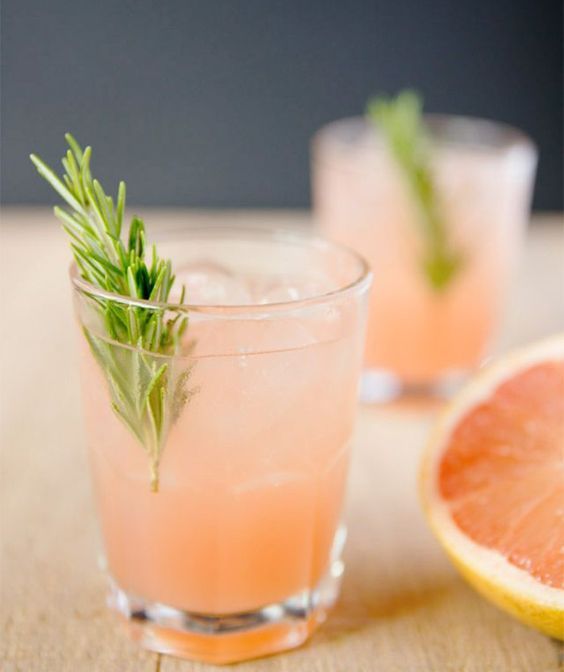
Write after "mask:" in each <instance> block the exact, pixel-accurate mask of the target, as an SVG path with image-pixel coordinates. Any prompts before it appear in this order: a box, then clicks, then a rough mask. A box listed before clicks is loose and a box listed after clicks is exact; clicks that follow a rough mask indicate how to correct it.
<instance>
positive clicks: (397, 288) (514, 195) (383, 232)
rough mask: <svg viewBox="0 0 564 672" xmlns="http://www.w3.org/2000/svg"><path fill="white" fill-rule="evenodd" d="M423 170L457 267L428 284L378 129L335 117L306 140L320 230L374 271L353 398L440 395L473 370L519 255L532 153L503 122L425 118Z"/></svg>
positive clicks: (405, 190) (410, 205)
mask: <svg viewBox="0 0 564 672" xmlns="http://www.w3.org/2000/svg"><path fill="white" fill-rule="evenodd" d="M425 122H426V125H427V127H428V130H429V135H430V138H431V141H432V145H431V151H432V160H433V163H432V170H433V175H434V180H435V184H436V190H437V194H438V199H439V204H440V207H441V212H442V214H443V218H444V222H445V224H446V230H447V235H448V236H449V241H450V243H451V245H452V247H453V248H454V249H455V250H456V252H457V253H458V254H459V255H460V259H461V263H460V270H459V272H458V273H457V275H456V276H455V277H454V278H453V279H452V281H451V282H450V283H449V284H448V286H447V287H445V288H443V289H442V291H437V290H436V288H434V287H432V286H431V284H430V283H429V282H428V279H427V278H426V277H425V274H424V273H423V272H422V268H423V265H422V258H423V245H424V240H423V235H422V234H423V231H422V223H421V213H420V212H419V211H418V209H417V204H416V203H414V202H413V197H412V194H411V192H410V189H409V186H408V184H407V181H406V180H405V177H404V175H403V174H402V173H401V170H400V169H399V167H398V166H397V165H396V162H395V160H394V158H393V156H391V154H390V153H389V151H388V149H387V146H386V144H385V142H384V140H383V138H382V137H381V136H380V135H379V133H378V131H377V129H376V126H375V125H374V123H373V122H371V121H370V120H367V119H364V118H360V117H359V118H350V119H343V120H340V121H336V122H333V123H331V124H328V125H327V126H325V127H324V128H322V129H321V130H320V131H319V132H318V133H317V134H316V135H315V137H314V139H313V142H312V189H313V201H314V210H315V216H316V221H317V224H318V226H319V227H320V230H321V231H322V232H323V233H324V234H325V235H327V236H328V237H330V238H332V239H333V240H335V241H338V242H341V243H344V244H346V245H349V246H351V247H352V248H354V249H356V250H358V251H359V252H361V253H362V254H363V255H364V256H365V257H366V258H367V259H368V261H369V263H370V264H371V266H372V268H373V269H375V271H376V275H377V278H378V280H377V282H376V283H375V286H374V288H373V291H372V293H371V297H370V302H369V316H368V335H367V342H366V350H365V356H364V366H365V373H364V376H363V384H362V388H363V392H362V394H363V398H364V399H365V400H367V401H370V400H384V399H386V398H390V397H393V396H396V395H398V394H401V393H403V392H410V391H414V392H424V393H428V392H439V393H440V392H441V391H443V392H444V391H445V390H448V389H449V387H450V386H451V385H450V384H451V383H453V382H455V381H456V380H459V379H460V377H462V376H464V375H465V374H467V373H468V372H469V371H470V370H472V369H473V368H475V367H476V366H477V365H478V364H479V362H480V360H481V358H482V357H483V356H484V353H485V352H486V350H487V347H488V344H489V342H490V339H491V337H492V334H493V333H494V327H495V325H496V323H497V321H498V319H499V317H500V313H501V310H502V306H503V299H504V296H505V293H506V289H507V286H508V281H509V279H510V277H511V271H512V270H513V267H514V264H515V261H516V258H517V256H518V252H519V249H520V247H521V242H522V239H523V234H524V230H525V226H526V222H527V219H528V215H529V207H530V199H531V192H532V186H533V181H534V173H535V167H536V149H535V147H534V145H533V143H532V142H531V141H530V139H528V138H527V137H526V136H525V135H523V134H522V133H521V132H519V131H517V130H515V129H513V128H510V127H508V126H504V125H502V124H498V123H494V122H490V121H485V120H479V119H471V118H466V117H451V116H439V115H436V116H435V115H429V116H427V117H425Z"/></svg>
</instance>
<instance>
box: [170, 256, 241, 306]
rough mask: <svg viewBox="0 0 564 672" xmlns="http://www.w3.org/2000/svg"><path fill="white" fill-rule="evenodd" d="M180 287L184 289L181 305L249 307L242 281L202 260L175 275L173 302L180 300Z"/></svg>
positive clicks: (214, 264)
mask: <svg viewBox="0 0 564 672" xmlns="http://www.w3.org/2000/svg"><path fill="white" fill-rule="evenodd" d="M182 285H184V286H185V288H186V293H185V297H184V303H188V304H192V305H200V306H202V305H208V306H237V305H248V304H249V303H251V300H252V297H251V294H250V292H249V290H248V288H247V286H246V283H245V281H244V279H243V278H240V277H238V276H237V275H235V274H234V273H232V272H231V271H230V270H229V269H228V268H225V267H223V266H221V265H220V264H217V263H215V262H213V261H208V260H205V259H203V260H201V261H199V262H196V263H192V264H190V266H186V267H184V268H181V269H180V270H179V271H178V273H177V274H176V282H175V284H174V288H173V291H172V292H171V299H172V300H174V299H176V300H179V298H180V291H181V289H182ZM173 292H174V298H173V297H172V294H173Z"/></svg>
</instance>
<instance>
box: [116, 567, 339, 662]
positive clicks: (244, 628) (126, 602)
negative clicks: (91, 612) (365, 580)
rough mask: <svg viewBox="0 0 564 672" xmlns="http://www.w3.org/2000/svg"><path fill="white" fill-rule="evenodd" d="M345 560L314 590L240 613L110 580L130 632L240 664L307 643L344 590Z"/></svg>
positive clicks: (149, 642)
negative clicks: (132, 590)
mask: <svg viewBox="0 0 564 672" xmlns="http://www.w3.org/2000/svg"><path fill="white" fill-rule="evenodd" d="M342 573H343V563H342V561H341V560H340V559H337V560H334V561H333V562H332V564H331V567H330V569H329V571H328V572H327V574H326V575H325V576H324V578H323V579H322V580H321V581H320V582H319V583H318V585H317V586H316V588H315V589H313V590H303V591H302V592H300V593H298V594H297V595H293V596H292V597H290V598H288V599H287V600H284V601H283V602H279V603H276V604H269V605H267V606H264V607H261V608H259V609H257V610H255V611H247V612H243V613H238V614H221V615H220V614H218V615H212V614H196V613H191V612H188V611H182V610H180V609H174V608H172V607H169V606H167V605H165V604H159V603H155V602H147V601H146V600H143V599H141V598H138V597H134V596H132V595H129V594H128V593H126V592H125V591H124V590H122V589H121V588H120V587H119V586H118V585H117V584H116V583H115V582H114V581H111V580H110V592H109V595H108V605H109V606H110V608H111V609H113V610H114V611H117V612H118V613H119V614H120V615H121V616H122V617H125V619H126V625H127V629H128V631H129V634H130V636H131V637H132V638H133V639H134V640H135V641H137V642H138V643H139V644H140V645H141V646H142V647H144V648H146V649H149V650H151V651H156V652H158V653H164V654H170V655H173V656H179V657H181V658H190V659H192V660H200V661H204V662H208V663H215V664H224V663H234V662H237V661H241V660H247V659H249V658H258V657H259V656H266V655H269V654H272V653H276V652H278V651H284V650H286V649H293V648H295V647H297V646H300V645H301V644H303V643H304V642H305V641H306V640H307V638H308V637H309V636H310V635H311V633H312V632H313V631H314V630H315V629H316V627H317V626H318V625H319V624H320V623H322V622H323V621H324V620H325V618H326V616H327V612H328V610H329V609H330V608H331V607H332V606H333V604H334V603H335V601H336V599H337V596H338V594H339V587H340V582H341V575H342Z"/></svg>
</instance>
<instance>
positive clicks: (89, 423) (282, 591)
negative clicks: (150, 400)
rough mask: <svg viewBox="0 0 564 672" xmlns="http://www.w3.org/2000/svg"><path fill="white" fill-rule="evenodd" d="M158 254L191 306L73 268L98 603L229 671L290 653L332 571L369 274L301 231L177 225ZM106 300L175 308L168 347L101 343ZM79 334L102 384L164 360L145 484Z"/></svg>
mask: <svg viewBox="0 0 564 672" xmlns="http://www.w3.org/2000/svg"><path fill="white" fill-rule="evenodd" d="M159 251H160V253H161V254H163V255H165V256H167V257H170V258H171V259H172V260H173V264H174V267H175V269H177V284H178V285H180V284H181V283H182V282H184V283H185V285H186V288H187V296H186V301H187V302H188V303H187V304H185V305H176V304H171V305H161V304H155V303H152V302H148V301H139V300H135V299H131V298H130V297H125V296H119V295H112V294H107V293H104V292H103V291H100V290H98V289H96V288H95V287H93V286H91V285H89V284H87V283H86V282H85V281H83V280H82V279H81V278H80V277H79V276H78V274H77V273H76V270H73V272H72V285H73V289H74V292H73V294H74V300H75V305H76V311H77V315H78V321H79V324H80V326H81V328H82V330H84V332H85V335H86V336H87V338H83V337H82V335H81V338H80V343H81V368H82V388H83V398H84V408H85V420H86V430H87V432H86V433H87V440H88V446H89V456H90V461H91V467H92V473H93V482H94V489H95V496H96V502H97V507H98V512H99V517H100V522H101V530H102V537H103V545H104V556H105V562H106V566H107V573H108V576H109V581H110V593H109V603H110V606H111V607H112V608H113V609H114V610H115V611H117V612H118V613H119V614H121V616H122V617H124V618H125V621H126V623H127V625H128V628H129V631H130V633H131V634H132V635H133V637H134V638H135V639H137V640H138V641H139V642H140V643H141V645H142V646H144V647H146V648H148V649H151V650H154V651H159V652H163V653H171V654H175V655H179V656H185V657H189V658H194V659H200V660H204V661H208V662H214V663H226V662H233V661H237V660H242V659H247V658H252V657H256V656H261V655H265V654H270V653H273V652H275V651H280V650H283V649H288V648H292V647H295V646H298V645H300V644H301V643H302V642H304V641H305V640H306V638H307V637H308V636H309V634H310V633H311V632H312V631H313V630H314V628H315V627H316V626H317V625H318V624H319V623H320V622H321V621H323V619H324V618H325V616H326V613H327V610H328V609H329V607H330V606H331V605H332V604H333V602H334V601H335V599H336V596H337V593H338V586H339V579H340V576H341V573H342V571H343V564H342V560H341V549H342V545H343V541H344V528H343V527H342V525H341V523H340V521H341V510H342V503H343V493H344V489H345V481H346V474H347V465H348V461H349V452H350V442H351V432H352V429H353V423H354V418H355V401H356V397H357V386H358V378H359V374H360V368H361V360H362V350H363V344H364V321H365V309H366V298H367V295H368V289H369V285H370V282H371V276H370V272H369V270H368V268H367V265H366V263H365V262H364V261H363V260H362V259H361V258H360V257H359V256H358V255H357V254H356V253H354V252H352V251H350V250H348V249H345V248H343V247H341V246H339V245H337V244H334V243H331V242H328V241H323V240H322V239H319V238H316V237H314V236H311V235H308V234H305V233H303V234H300V233H297V232H293V233H288V232H286V233H284V232H280V231H272V230H258V229H257V230H253V229H249V230H247V229H244V228H243V229H215V228H213V229H209V230H187V231H184V232H183V233H182V234H181V235H180V234H179V235H178V236H176V237H172V238H170V237H169V238H167V237H165V238H164V239H163V240H162V241H161V242H160V243H159ZM115 304H120V305H121V306H123V305H126V306H127V307H128V310H132V311H148V313H143V314H144V315H145V314H150V313H151V311H160V314H161V315H164V316H165V317H166V318H168V319H173V318H174V317H175V316H176V315H187V316H188V319H189V324H188V328H187V330H186V332H185V333H184V336H183V341H182V344H181V349H180V351H179V353H178V354H177V355H174V356H163V355H155V354H151V353H147V352H144V351H142V350H141V349H135V348H131V347H128V346H125V345H122V344H119V343H115V342H113V341H111V340H108V338H107V333H106V332H105V331H104V329H103V328H102V324H101V322H100V314H101V313H103V312H104V310H105V309H106V308H108V307H109V308H110V309H111V307H112V305H115ZM101 307H102V308H103V310H102V311H101V310H100V308H101ZM93 338H94V342H95V343H97V344H98V345H99V346H100V347H102V348H106V349H105V350H104V351H103V352H104V356H105V357H106V359H107V358H111V361H112V362H113V363H115V365H116V367H117V369H119V370H117V371H116V374H115V375H116V376H119V375H121V374H120V371H121V372H124V371H125V372H127V371H129V372H130V373H131V372H133V373H132V374H131V375H133V376H135V375H136V374H135V372H136V371H137V368H136V367H141V369H139V370H142V369H143V367H151V366H152V365H154V369H153V370H160V367H162V366H163V365H166V375H167V376H168V380H169V381H170V386H171V388H173V389H172V390H171V394H170V395H168V396H167V398H170V399H172V400H173V401H172V402H170V403H171V404H172V406H173V407H171V408H167V407H165V408H163V409H162V413H163V416H162V417H164V418H165V421H164V424H165V426H166V437H165V440H164V442H163V446H162V455H161V457H160V460H159V464H158V489H157V488H155V487H154V488H153V490H155V489H157V491H156V492H154V491H153V490H152V488H151V483H153V485H155V479H154V476H155V474H154V473H152V471H151V468H150V460H149V456H148V455H147V450H146V448H147V446H143V445H142V442H141V441H140V440H139V439H138V438H137V437H136V436H135V434H136V430H139V431H138V432H137V433H141V434H142V431H141V429H142V428H141V429H140V428H135V427H134V428H133V430H134V431H131V427H128V426H127V424H126V423H125V422H124V421H123V419H122V418H120V415H119V412H118V410H117V409H116V408H115V406H116V404H115V397H114V401H112V394H111V389H110V388H111V387H112V386H113V382H112V381H111V380H109V379H108V376H107V374H105V373H104V372H103V370H102V369H101V367H100V366H99V363H98V361H97V357H96V356H95V355H96V353H95V352H94V350H93V347H92V342H93ZM112 366H113V365H112ZM118 382H119V381H118ZM119 389H120V390H121V392H119V394H122V395H123V394H124V392H123V390H124V389H126V386H124V385H123V384H122V385H121V387H120V388H119ZM114 394H116V392H115V389H114ZM133 398H136V397H135V396H134V397H133ZM119 401H120V398H119V397H118V402H119ZM126 401H127V400H126ZM124 403H125V402H124ZM167 403H168V402H167ZM118 406H119V404H118ZM159 412H160V411H159ZM146 429H147V428H144V429H143V431H145V430H146ZM149 429H150V428H149ZM153 466H154V465H153Z"/></svg>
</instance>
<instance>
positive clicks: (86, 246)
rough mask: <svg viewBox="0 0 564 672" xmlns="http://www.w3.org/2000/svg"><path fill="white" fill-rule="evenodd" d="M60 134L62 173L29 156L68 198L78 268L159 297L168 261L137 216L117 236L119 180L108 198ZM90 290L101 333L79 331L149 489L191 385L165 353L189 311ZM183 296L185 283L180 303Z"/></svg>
mask: <svg viewBox="0 0 564 672" xmlns="http://www.w3.org/2000/svg"><path fill="white" fill-rule="evenodd" d="M65 138H66V141H67V143H68V145H69V150H68V151H67V153H66V155H65V157H64V158H63V160H62V162H63V167H64V169H65V172H64V174H63V176H62V179H60V178H59V177H58V176H57V175H56V174H55V172H54V171H53V170H52V169H51V168H49V166H47V165H46V164H45V163H44V162H43V161H42V160H41V159H40V158H39V157H38V156H36V155H35V154H32V155H31V157H30V158H31V160H32V162H33V163H34V165H35V167H36V168H37V170H38V172H39V174H40V175H41V176H42V177H44V178H45V179H46V180H47V182H49V184H50V185H51V186H52V187H53V188H54V189H55V191H56V192H57V193H58V194H59V195H60V196H61V197H62V198H63V200H64V201H65V202H66V204H67V205H68V206H69V207H68V208H66V209H63V208H59V207H56V208H55V215H56V216H57V217H58V218H59V219H60V220H61V222H62V225H63V228H64V230H65V231H66V232H67V233H68V235H69V237H70V239H71V248H72V252H73V255H74V259H75V261H76V265H77V267H78V269H79V271H80V274H81V276H82V277H83V278H84V279H85V280H86V281H88V282H89V283H91V284H92V285H94V286H95V287H99V288H100V289H103V290H105V291H108V292H112V293H116V294H120V295H122V296H128V297H132V298H135V299H145V300H150V301H154V302H157V303H166V301H167V299H168V297H169V294H170V290H171V288H172V286H173V283H174V274H173V272H172V266H171V262H170V260H165V259H161V258H159V256H158V255H157V251H156V248H155V246H154V245H153V246H152V248H151V261H150V263H149V264H148V263H147V261H146V259H145V251H146V243H145V226H144V223H143V221H142V220H141V219H139V217H133V218H132V220H131V223H130V226H129V235H128V240H127V245H126V244H124V242H123V241H122V240H121V233H122V225H123V215H124V210H125V195H126V188H125V183H124V182H120V184H119V188H118V193H117V198H116V201H115V204H114V200H113V199H112V197H111V196H107V195H106V193H105V192H104V190H103V189H102V186H101V184H100V183H99V182H98V180H96V179H93V178H92V175H91V173H90V158H91V154H92V150H91V148H90V147H87V148H86V149H84V150H82V148H81V147H80V145H79V144H78V143H77V142H76V140H75V139H74V138H73V136H72V135H70V133H67V134H66V135H65ZM90 298H91V299H92V306H93V309H94V311H95V313H96V315H97V316H98V318H99V323H100V325H101V329H102V331H103V334H104V337H100V336H99V335H97V334H95V333H94V332H93V331H92V330H91V329H89V328H87V327H83V331H84V335H85V337H86V339H87V341H88V343H89V345H90V348H91V351H92V353H93V355H94V357H95V359H96V360H97V362H98V364H99V365H100V367H101V369H102V371H103V373H104V375H105V377H106V380H107V382H108V387H109V390H110V395H111V400H112V408H113V410H114V411H115V413H116V415H117V416H118V417H119V418H120V419H121V420H122V421H123V422H124V423H125V424H126V425H127V427H128V428H129V429H130V430H131V432H132V433H133V434H134V435H135V436H136V437H137V439H138V440H139V442H140V443H141V445H142V446H143V447H144V449H145V450H146V452H147V453H148V455H149V458H150V473H151V490H153V491H155V492H156V491H157V490H158V487H159V463H160V459H161V454H162V449H163V446H164V443H165V440H166V436H167V433H168V429H169V428H170V425H171V424H172V422H174V420H175V419H176V418H177V417H178V415H179V413H180V411H181V409H182V407H183V406H184V404H185V403H186V402H187V400H188V399H189V397H190V396H191V394H192V393H193V392H194V390H188V389H187V383H188V379H189V377H190V373H191V368H188V369H187V370H184V371H182V372H181V373H180V374H175V372H174V371H172V368H171V361H170V355H173V354H174V353H175V352H177V351H178V350H179V347H180V341H181V338H182V335H183V333H184V332H185V330H186V328H187V326H188V317H187V315H185V314H181V313H177V314H176V315H175V316H174V317H171V316H170V313H167V314H165V310H164V309H162V308H153V307H143V306H135V305H130V304H128V303H122V302H119V301H112V300H111V299H102V298H101V297H95V296H94V295H93V296H92V297H90ZM183 300H184V287H183V288H182V293H181V297H180V301H179V303H182V302H183ZM119 344H121V345H119ZM123 345H125V346H129V347H123ZM159 355H165V356H168V358H167V357H161V356H159Z"/></svg>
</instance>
